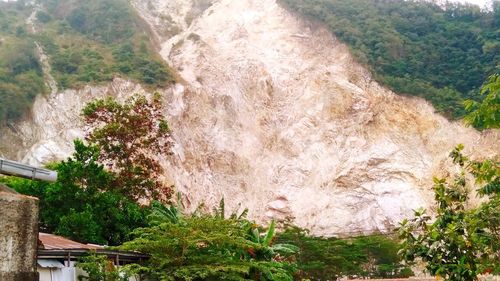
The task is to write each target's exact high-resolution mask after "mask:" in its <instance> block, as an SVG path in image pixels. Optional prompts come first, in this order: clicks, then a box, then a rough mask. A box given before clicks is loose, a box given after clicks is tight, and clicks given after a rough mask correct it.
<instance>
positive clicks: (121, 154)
mask: <svg viewBox="0 0 500 281" xmlns="http://www.w3.org/2000/svg"><path fill="white" fill-rule="evenodd" d="M162 109H163V107H162V103H161V101H160V96H159V95H158V94H155V95H154V97H153V98H152V99H151V100H148V99H147V98H146V97H144V96H135V97H133V98H131V99H129V100H127V101H126V102H125V104H120V103H118V102H117V101H116V100H114V99H113V98H107V99H101V100H97V101H93V102H91V103H89V104H87V105H86V107H85V108H84V110H83V116H84V121H85V123H86V124H87V125H88V126H90V127H91V128H93V130H92V131H91V132H89V133H88V134H87V137H86V140H87V141H89V142H90V143H93V144H95V145H96V146H98V147H99V148H100V150H101V153H100V155H99V156H98V160H99V161H101V162H102V163H106V165H107V166H108V168H109V169H110V170H111V171H113V172H115V173H116V177H114V180H113V183H112V186H114V187H115V188H116V189H117V190H119V192H120V193H122V194H125V195H126V196H128V197H129V198H132V199H135V200H139V199H144V198H146V199H148V198H154V199H163V200H168V199H170V197H171V196H172V186H170V185H167V184H165V183H164V182H163V181H162V180H161V177H162V175H163V173H164V170H163V168H162V166H161V165H160V162H159V160H158V157H163V156H168V155H170V154H171V147H172V144H173V142H172V138H171V135H170V129H169V127H168V123H167V121H166V120H165V119H164V118H163V112H162Z"/></svg>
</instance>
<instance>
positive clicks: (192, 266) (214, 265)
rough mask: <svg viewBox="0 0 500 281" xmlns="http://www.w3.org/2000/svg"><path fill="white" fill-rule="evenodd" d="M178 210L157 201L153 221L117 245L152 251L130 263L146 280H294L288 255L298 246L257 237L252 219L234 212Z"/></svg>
mask: <svg viewBox="0 0 500 281" xmlns="http://www.w3.org/2000/svg"><path fill="white" fill-rule="evenodd" d="M162 214H164V215H163V218H162ZM179 214H180V213H179V212H178V211H177V210H176V208H175V207H172V206H169V207H167V206H162V205H161V204H157V203H156V204H153V210H152V215H151V216H150V217H149V223H150V225H149V226H148V227H145V228H140V229H137V230H136V231H134V234H135V235H136V238H135V239H134V240H132V241H129V242H126V243H125V244H123V245H122V246H120V247H119V249H122V250H132V251H140V252H142V253H147V254H150V255H151V258H150V260H149V261H148V263H147V264H146V265H144V266H141V265H133V266H131V269H133V271H134V272H136V273H138V274H141V275H142V276H143V277H146V278H148V280H175V281H177V280H193V281H194V280H214V281H216V280H262V281H265V280H268V281H270V280H283V281H285V280H290V281H291V280H293V278H292V274H293V271H294V265H293V264H292V263H290V262H287V261H285V260H286V259H287V258H289V257H290V256H291V255H293V254H294V253H295V252H294V249H295V248H294V247H293V246H291V245H284V244H283V245H272V243H269V245H266V244H265V243H260V242H256V241H255V236H254V234H255V233H256V232H255V230H256V229H257V226H256V225H255V224H254V223H252V222H250V221H247V220H245V219H242V218H236V217H238V216H236V215H234V216H231V218H230V219H225V218H223V217H222V216H220V215H207V214H193V215H188V216H181V215H179ZM257 232H258V231H257ZM272 233H274V231H273V230H272V229H270V230H269V231H268V232H267V235H266V236H269V235H272ZM256 235H257V237H259V239H262V238H263V241H267V240H268V239H266V238H264V237H261V235H260V234H256ZM272 247H275V249H273V250H271V248H272ZM278 248H279V249H278ZM280 249H286V250H283V251H281V250H280ZM270 251H271V252H270ZM259 253H269V255H266V254H263V255H260V254H259Z"/></svg>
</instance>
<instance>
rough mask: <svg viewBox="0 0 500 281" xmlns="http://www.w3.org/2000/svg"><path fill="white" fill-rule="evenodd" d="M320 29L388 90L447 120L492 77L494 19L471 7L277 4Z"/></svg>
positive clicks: (328, 1) (499, 56)
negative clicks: (419, 100)
mask: <svg viewBox="0 0 500 281" xmlns="http://www.w3.org/2000/svg"><path fill="white" fill-rule="evenodd" d="M282 2H283V3H284V4H286V6H287V7H289V8H290V9H292V10H294V11H297V12H299V13H301V14H303V15H305V16H307V17H309V18H312V19H314V20H319V21H321V22H323V23H325V24H326V25H327V26H328V27H329V28H330V30H331V31H332V32H333V33H334V34H335V35H336V36H337V37H338V38H340V39H341V40H342V41H344V42H345V43H347V45H349V47H350V48H351V50H352V52H353V54H354V55H355V56H356V57H357V58H358V60H359V61H360V62H361V63H363V64H367V65H368V66H369V67H370V68H371V69H372V71H373V73H374V77H375V79H376V80H378V81H379V82H382V83H383V84H385V85H387V86H389V87H390V88H392V89H393V90H394V91H396V92H399V93H406V94H411V95H417V96H422V97H424V98H425V99H427V100H429V101H431V102H432V103H433V104H434V106H435V108H436V109H437V110H438V111H440V112H443V113H445V114H447V115H449V116H454V117H459V116H463V115H464V114H465V111H464V110H463V107H462V100H463V99H466V98H469V99H470V98H472V99H476V98H478V97H477V96H475V95H474V92H475V90H477V88H479V87H480V86H481V83H482V81H483V80H484V79H485V78H486V77H488V76H489V75H491V74H493V73H495V72H498V64H499V62H500V52H499V48H500V44H499V43H498V42H499V40H498V36H499V33H498V30H499V29H500V23H499V21H498V14H499V11H500V4H499V3H500V2H498V1H494V10H493V11H487V12H486V11H481V10H480V9H479V7H477V6H474V5H463V4H456V3H451V2H449V3H446V7H444V8H442V7H440V6H438V5H436V4H434V3H432V2H429V1H386V0H384V1H375V0H311V1H300V0H282Z"/></svg>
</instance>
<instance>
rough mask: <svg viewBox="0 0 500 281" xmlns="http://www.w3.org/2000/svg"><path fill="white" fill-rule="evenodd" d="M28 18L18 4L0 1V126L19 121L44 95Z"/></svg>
mask: <svg viewBox="0 0 500 281" xmlns="http://www.w3.org/2000/svg"><path fill="white" fill-rule="evenodd" d="M28 16H29V11H27V10H26V9H25V8H24V5H22V4H21V3H12V2H11V3H5V2H0V124H2V123H4V122H5V120H12V119H16V118H19V117H20V116H21V115H22V114H23V113H24V112H26V111H27V110H28V109H29V108H30V105H31V103H32V101H33V99H34V97H35V96H36V95H37V94H40V93H44V92H46V88H45V84H44V81H43V74H42V70H41V67H40V64H39V62H38V59H37V57H36V52H35V43H34V38H33V36H32V35H30V34H29V33H28V32H27V29H26V26H25V22H24V21H25V20H26V18H27V17H28Z"/></svg>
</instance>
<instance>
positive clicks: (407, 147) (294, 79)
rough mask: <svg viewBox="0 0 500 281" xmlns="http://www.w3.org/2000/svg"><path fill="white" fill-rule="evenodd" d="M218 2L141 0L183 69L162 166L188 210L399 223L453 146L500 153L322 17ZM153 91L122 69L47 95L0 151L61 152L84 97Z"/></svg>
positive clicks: (323, 231)
mask: <svg viewBox="0 0 500 281" xmlns="http://www.w3.org/2000/svg"><path fill="white" fill-rule="evenodd" d="M212 2H213V3H212ZM212 2H210V1H195V0H176V1H165V0H149V1H138V0H136V1H135V0H134V1H132V3H133V6H134V7H135V8H136V10H137V11H138V12H139V14H140V15H141V16H142V17H143V19H145V21H146V22H147V23H148V24H149V25H150V26H151V28H152V29H153V30H154V33H155V36H156V37H157V38H156V39H157V40H158V41H159V42H162V43H161V51H160V53H161V55H162V57H163V58H164V59H165V60H167V61H168V62H169V63H170V65H171V66H172V67H174V68H175V69H176V70H177V71H178V72H179V74H180V76H181V77H182V79H183V82H182V83H181V84H177V85H175V86H173V87H171V88H169V89H165V90H162V91H161V92H162V94H163V96H164V98H165V100H166V101H167V109H166V112H165V113H166V115H167V116H168V118H167V119H168V120H169V122H170V125H171V128H172V130H173V132H174V136H175V141H176V145H175V148H174V156H172V157H171V158H169V159H165V166H166V169H167V171H168V175H169V177H170V180H171V181H172V182H173V183H174V184H175V186H176V188H177V189H178V191H179V192H181V193H182V194H183V195H185V196H186V199H185V204H186V206H187V207H188V209H191V210H193V209H195V208H196V207H197V206H198V205H199V204H201V203H205V204H206V206H208V207H210V206H214V205H216V204H218V202H219V200H220V199H221V198H225V201H226V206H227V207H226V209H228V210H234V209H237V208H240V209H242V208H249V210H250V212H249V215H250V217H252V218H254V219H257V220H258V221H261V222H262V221H268V220H269V219H270V218H276V219H290V220H292V221H293V223H295V224H296V225H298V226H301V227H305V228H308V229H310V230H311V231H312V233H313V234H317V235H341V234H347V233H349V232H358V231H365V232H366V231H374V230H381V231H384V230H390V229H392V228H393V227H394V226H395V225H396V224H397V223H398V222H399V221H400V220H401V219H402V218H403V217H405V216H408V215H410V214H411V213H412V209H414V208H417V207H420V206H429V203H430V202H432V201H431V200H432V194H431V192H430V187H431V186H432V176H433V175H439V174H443V173H446V172H447V171H448V170H450V169H451V166H450V165H449V162H447V155H448V153H449V151H450V150H451V149H452V148H453V146H455V145H456V144H458V143H464V144H465V146H466V148H467V150H468V151H467V152H468V153H471V154H473V155H475V156H476V157H485V156H491V155H494V154H497V153H498V151H499V147H498V134H497V133H494V132H486V133H483V134H480V133H478V132H477V131H475V130H473V129H471V128H465V127H464V126H462V125H461V124H460V123H454V122H449V121H447V120H446V119H445V118H443V117H442V116H440V115H438V114H435V113H434V109H433V108H432V107H431V106H430V105H429V104H428V103H427V102H425V101H423V100H421V99H417V98H407V97H403V96H398V95H396V94H394V93H392V92H390V91H388V90H386V89H385V88H383V87H381V86H380V85H378V84H377V83H376V82H374V81H373V80H372V79H371V76H370V74H369V73H368V72H367V71H366V70H365V69H364V68H363V67H362V66H360V65H359V64H357V63H356V62H355V60H354V59H353V57H352V56H351V55H350V53H349V51H348V49H347V47H346V46H345V45H344V44H342V43H341V42H339V41H338V40H337V39H335V38H334V37H332V36H331V34H330V33H329V32H328V31H327V30H326V29H325V28H324V27H322V26H319V25H317V24H314V23H310V22H307V21H305V20H303V19H301V18H300V17H298V16H296V15H294V14H293V13H291V12H289V11H287V10H285V9H283V8H282V7H281V6H280V5H279V4H278V3H277V2H276V1H275V0H244V1H232V0H218V1H212ZM167 24H168V28H165V26H167ZM143 91H144V90H143V89H142V88H141V86H139V85H136V84H134V83H132V82H129V81H125V80H122V79H115V80H114V81H113V82H112V83H110V84H109V85H107V86H100V87H90V86H88V87H86V88H84V89H82V90H78V91H75V90H66V91H64V92H59V93H56V94H52V95H51V96H48V97H43V96H39V97H38V98H37V100H36V102H35V105H34V109H33V114H32V117H31V118H29V119H27V120H24V121H23V122H20V123H18V124H15V125H12V126H9V127H8V128H4V129H2V133H1V135H0V141H1V143H2V147H0V150H1V151H2V152H4V154H5V156H8V157H11V158H14V159H17V160H23V161H26V162H29V163H32V164H37V163H43V162H47V161H50V160H54V159H61V158H64V157H65V156H67V155H69V154H70V153H71V151H72V144H71V141H72V139H74V138H75V137H81V136H82V135H83V132H84V130H85V129H88V128H83V127H82V124H81V122H80V121H79V112H80V109H81V108H82V107H83V104H84V103H85V102H86V101H89V100H90V99H92V98H95V97H102V96H105V95H108V94H111V95H115V96H118V97H119V98H120V99H123V98H126V97H127V96H130V95H131V94H133V93H137V92H143Z"/></svg>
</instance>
